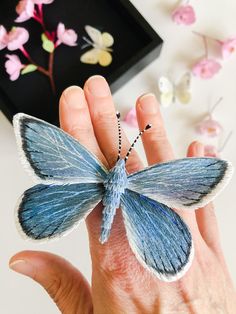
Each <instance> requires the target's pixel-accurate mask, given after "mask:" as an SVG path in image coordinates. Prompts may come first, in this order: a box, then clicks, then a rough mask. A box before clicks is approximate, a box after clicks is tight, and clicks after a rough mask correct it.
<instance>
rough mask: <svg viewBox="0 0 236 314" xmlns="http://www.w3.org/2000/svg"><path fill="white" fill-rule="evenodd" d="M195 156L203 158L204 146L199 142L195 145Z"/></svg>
mask: <svg viewBox="0 0 236 314" xmlns="http://www.w3.org/2000/svg"><path fill="white" fill-rule="evenodd" d="M195 155H196V156H199V157H202V156H204V145H203V144H202V143H200V142H197V143H196V144H195Z"/></svg>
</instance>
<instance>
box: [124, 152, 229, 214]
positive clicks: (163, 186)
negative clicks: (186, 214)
mask: <svg viewBox="0 0 236 314" xmlns="http://www.w3.org/2000/svg"><path fill="white" fill-rule="evenodd" d="M231 174H232V166H231V164H230V163H229V162H227V161H225V160H222V159H217V158H184V159H179V160H174V161H171V162H166V163H160V164H156V165H154V166H151V167H148V168H146V169H144V170H142V171H140V172H136V173H134V174H131V175H130V176H129V177H128V188H129V189H130V190H132V191H134V192H137V193H142V194H143V195H145V196H147V197H149V198H151V199H154V200H156V201H158V202H161V203H163V204H165V205H167V206H169V207H172V208H179V209H196V208H199V207H203V206H205V205H206V204H207V203H209V202H210V201H212V200H213V199H214V198H215V196H216V195H217V194H218V193H219V192H220V191H221V190H222V189H223V188H224V187H225V185H226V184H227V183H228V180H229V178H230V177H231Z"/></svg>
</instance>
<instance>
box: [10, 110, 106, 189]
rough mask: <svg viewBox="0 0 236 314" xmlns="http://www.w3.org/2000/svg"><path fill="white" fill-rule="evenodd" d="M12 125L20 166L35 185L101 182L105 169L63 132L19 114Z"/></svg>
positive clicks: (43, 122)
mask: <svg viewBox="0 0 236 314" xmlns="http://www.w3.org/2000/svg"><path fill="white" fill-rule="evenodd" d="M13 123H14V129H15V134H16V138H17V142H18V147H19V149H20V153H21V157H22V160H23V164H24V165H25V167H26V168H27V169H28V170H29V171H30V173H31V174H32V175H33V176H34V178H35V179H36V181H38V182H39V183H49V184H50V183H57V182H63V183H65V182H69V183H75V182H76V183H83V182H84V183H89V182H103V180H104V178H105V177H106V175H107V170H106V169H105V167H104V166H103V165H102V164H101V163H100V162H99V161H98V159H97V158H96V157H95V156H94V155H93V154H92V153H90V152H89V151H88V150H87V149H86V148H85V147H84V146H82V145H81V144H80V143H79V142H78V141H77V140H76V139H74V138H73V137H71V136H70V135H68V134H67V133H65V132H64V131H63V130H61V129H59V128H57V127H56V126H53V125H51V124H49V123H47V122H45V121H42V120H39V119H36V118H34V117H31V116H27V115H25V114H21V113H20V114H17V115H16V116H15V117H14V121H13ZM42 181H43V182H42Z"/></svg>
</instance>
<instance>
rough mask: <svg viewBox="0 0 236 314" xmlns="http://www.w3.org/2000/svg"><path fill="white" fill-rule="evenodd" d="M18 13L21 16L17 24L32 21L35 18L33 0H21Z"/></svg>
mask: <svg viewBox="0 0 236 314" xmlns="http://www.w3.org/2000/svg"><path fill="white" fill-rule="evenodd" d="M16 13H17V14H18V15H19V16H18V18H17V19H16V20H15V22H17V23H20V22H24V21H27V20H29V19H31V18H32V17H33V16H34V3H33V2H32V1H31V0H21V1H20V2H19V3H18V5H17V6H16Z"/></svg>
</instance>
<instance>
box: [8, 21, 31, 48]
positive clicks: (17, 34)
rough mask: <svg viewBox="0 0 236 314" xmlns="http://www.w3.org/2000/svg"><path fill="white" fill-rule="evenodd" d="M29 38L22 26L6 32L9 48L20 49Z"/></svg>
mask: <svg viewBox="0 0 236 314" xmlns="http://www.w3.org/2000/svg"><path fill="white" fill-rule="evenodd" d="M28 40H29V33H28V31H27V30H26V29H25V28H23V27H14V28H13V29H12V30H11V31H10V32H9V33H8V44H7V48H8V49H9V50H17V49H20V48H21V47H22V46H23V45H24V44H25V43H26V42H27V41H28Z"/></svg>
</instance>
